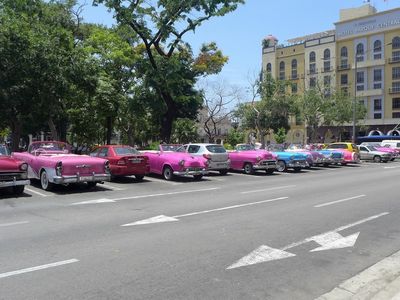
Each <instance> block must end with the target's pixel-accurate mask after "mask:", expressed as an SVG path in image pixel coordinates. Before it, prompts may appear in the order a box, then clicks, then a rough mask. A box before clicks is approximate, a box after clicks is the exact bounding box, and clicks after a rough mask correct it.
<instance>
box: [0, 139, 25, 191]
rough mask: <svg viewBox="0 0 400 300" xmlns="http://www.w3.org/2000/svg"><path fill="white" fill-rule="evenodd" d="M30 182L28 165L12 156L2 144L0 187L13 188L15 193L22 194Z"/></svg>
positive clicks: (0, 152) (0, 149)
mask: <svg viewBox="0 0 400 300" xmlns="http://www.w3.org/2000/svg"><path fill="white" fill-rule="evenodd" d="M29 183H30V181H29V179H28V165H27V164H26V163H24V162H23V161H20V160H17V159H15V158H12V157H11V156H10V152H9V151H8V149H7V147H6V146H4V145H0V189H3V188H12V190H13V192H14V194H22V193H23V192H24V188H25V185H27V184H29Z"/></svg>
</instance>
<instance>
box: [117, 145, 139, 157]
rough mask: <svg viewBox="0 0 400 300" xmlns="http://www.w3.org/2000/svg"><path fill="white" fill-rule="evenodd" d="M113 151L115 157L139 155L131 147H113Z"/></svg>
mask: <svg viewBox="0 0 400 300" xmlns="http://www.w3.org/2000/svg"><path fill="white" fill-rule="evenodd" d="M114 151H115V153H116V154H117V155H129V154H138V153H139V151H137V150H136V149H135V148H133V147H114Z"/></svg>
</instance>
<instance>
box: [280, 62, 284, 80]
mask: <svg viewBox="0 0 400 300" xmlns="http://www.w3.org/2000/svg"><path fill="white" fill-rule="evenodd" d="M279 79H280V80H285V62H283V61H281V62H280V63H279Z"/></svg>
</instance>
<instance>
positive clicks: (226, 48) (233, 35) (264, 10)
mask: <svg viewBox="0 0 400 300" xmlns="http://www.w3.org/2000/svg"><path fill="white" fill-rule="evenodd" d="M177 1H178V0H177ZM79 2H80V3H84V2H86V3H88V5H87V6H86V7H85V8H84V11H83V17H84V20H85V21H86V22H93V23H101V24H105V25H107V26H111V25H112V24H113V22H114V21H113V19H112V15H111V14H110V13H108V12H107V11H106V9H105V8H104V7H101V6H100V7H91V0H80V1H79ZM370 3H371V4H372V5H374V6H375V7H376V8H377V9H378V11H383V10H388V9H392V8H396V7H399V6H400V0H386V1H384V0H375V1H373V0H371V2H370ZM363 4H365V1H363V0H280V1H273V0H247V1H246V3H245V4H244V5H241V6H240V7H239V8H238V9H237V10H236V11H235V12H233V13H231V14H229V15H226V16H225V17H219V18H214V19H212V20H210V21H208V22H207V23H204V25H202V26H201V27H199V28H198V29H197V30H196V32H195V33H194V34H193V33H191V34H188V35H187V36H186V37H185V40H186V41H187V42H189V43H190V44H191V45H192V48H193V50H194V51H195V53H196V51H197V50H198V49H199V48H200V46H201V45H202V43H204V42H212V41H215V42H217V44H218V46H219V47H220V49H221V50H222V51H223V52H224V54H225V55H227V56H229V62H228V64H227V65H226V66H225V67H224V69H223V71H222V72H221V74H220V75H219V76H218V77H219V80H224V81H225V82H226V83H228V84H231V85H237V86H241V87H245V86H247V85H248V81H249V78H253V77H254V74H257V72H258V71H259V70H260V68H261V41H262V39H263V37H265V36H267V35H268V34H272V35H274V36H276V37H277V38H278V39H279V43H284V42H285V41H286V40H288V39H291V38H295V37H299V36H303V35H307V34H311V33H316V32H320V31H325V30H328V29H334V24H333V23H334V22H336V21H338V20H339V10H340V9H341V8H350V7H358V6H361V5H363Z"/></svg>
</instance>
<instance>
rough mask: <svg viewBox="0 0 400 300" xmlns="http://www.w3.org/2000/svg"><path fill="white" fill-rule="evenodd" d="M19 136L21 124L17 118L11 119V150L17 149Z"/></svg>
mask: <svg viewBox="0 0 400 300" xmlns="http://www.w3.org/2000/svg"><path fill="white" fill-rule="evenodd" d="M20 138H21V124H20V123H19V122H18V119H17V118H15V119H13V120H11V143H12V145H11V151H13V152H14V151H19V140H20Z"/></svg>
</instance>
